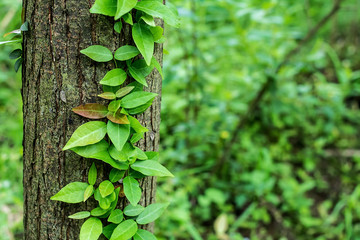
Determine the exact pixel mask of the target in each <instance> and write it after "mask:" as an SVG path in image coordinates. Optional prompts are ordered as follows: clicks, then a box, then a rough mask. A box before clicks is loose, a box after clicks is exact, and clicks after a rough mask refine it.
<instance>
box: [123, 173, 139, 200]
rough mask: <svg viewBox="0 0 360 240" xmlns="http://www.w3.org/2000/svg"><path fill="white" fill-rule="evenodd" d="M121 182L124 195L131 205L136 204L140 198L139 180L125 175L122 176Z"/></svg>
mask: <svg viewBox="0 0 360 240" xmlns="http://www.w3.org/2000/svg"><path fill="white" fill-rule="evenodd" d="M123 184H124V193H125V196H126V197H127V199H128V200H129V202H130V203H131V204H132V205H133V206H136V205H137V204H138V202H139V201H140V199H141V188H140V186H139V182H138V181H137V180H136V179H135V178H133V177H130V176H127V177H126V178H124V181H123Z"/></svg>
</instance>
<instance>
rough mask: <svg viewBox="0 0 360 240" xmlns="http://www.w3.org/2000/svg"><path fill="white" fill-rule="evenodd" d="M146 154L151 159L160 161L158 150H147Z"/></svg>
mask: <svg viewBox="0 0 360 240" xmlns="http://www.w3.org/2000/svg"><path fill="white" fill-rule="evenodd" d="M145 154H146V156H147V157H148V159H149V160H153V161H159V153H158V152H152V151H149V152H145Z"/></svg>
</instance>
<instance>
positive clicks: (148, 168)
mask: <svg viewBox="0 0 360 240" xmlns="http://www.w3.org/2000/svg"><path fill="white" fill-rule="evenodd" d="M135 10H136V11H135ZM90 12H91V13H93V14H102V15H106V16H110V17H114V19H115V24H114V30H115V31H116V32H117V33H121V30H122V26H123V24H130V25H131V26H132V37H133V42H134V43H135V44H134V46H131V45H125V46H121V47H120V48H119V49H117V50H116V51H115V53H114V54H113V53H112V51H110V50H109V49H108V48H106V47H104V46H100V45H93V46H89V47H88V48H86V49H84V50H81V51H80V52H81V53H82V54H84V55H86V56H87V57H89V58H91V59H92V60H93V61H96V62H110V61H114V65H115V68H114V69H112V70H111V71H109V72H108V73H107V74H106V75H105V76H104V77H103V78H102V79H101V81H100V84H102V85H103V89H104V92H103V93H101V94H100V95H99V97H100V98H103V99H106V100H109V101H110V103H109V104H108V106H105V105H102V104H99V103H88V104H85V105H81V106H78V107H75V108H73V112H75V113H76V114H78V115H80V116H82V117H85V118H88V119H92V120H95V121H90V122H87V123H85V124H83V125H82V126H80V127H78V129H76V130H75V132H74V133H73V134H72V136H71V138H70V139H69V141H68V142H67V143H66V145H65V146H64V148H63V150H72V151H73V152H75V153H77V154H78V155H80V156H82V157H85V158H90V159H98V160H101V161H103V162H105V163H107V164H109V165H111V167H112V170H111V172H110V174H109V177H108V180H104V181H102V182H101V183H100V184H99V185H96V180H97V169H96V165H95V163H92V165H91V167H90V169H89V173H88V181H87V182H72V183H69V184H68V185H66V186H65V187H64V188H62V189H61V190H60V191H59V192H58V193H57V194H55V195H54V196H53V197H51V200H56V201H62V202H66V203H80V202H85V201H87V200H88V199H89V198H90V197H94V198H95V200H96V201H97V202H98V204H99V206H98V207H97V208H95V209H93V210H91V211H82V212H78V213H75V214H73V215H71V216H69V218H72V219H85V218H87V220H86V221H85V222H84V224H83V225H82V227H81V230H80V240H83V239H87V240H92V239H98V238H99V237H100V235H101V234H103V235H104V236H105V237H106V238H107V239H110V240H127V239H130V238H133V239H135V240H140V239H145V240H152V239H156V237H155V236H154V235H153V234H152V233H150V232H148V231H146V230H143V229H140V228H139V225H144V224H148V223H150V222H153V221H155V220H156V219H157V218H159V217H160V215H161V214H162V213H163V212H164V210H165V209H166V207H167V206H168V204H164V203H154V204H150V205H148V206H146V207H145V206H141V205H139V201H140V199H141V195H142V190H141V188H140V185H139V180H140V179H142V178H144V177H146V176H157V177H172V176H173V175H172V174H171V173H170V172H169V171H168V170H167V169H166V168H165V167H164V166H163V165H161V164H160V163H159V162H158V157H159V154H158V153H157V152H144V151H143V150H141V149H140V148H139V147H137V146H136V145H135V144H136V143H137V142H138V141H140V140H141V139H142V138H144V134H145V133H146V132H147V131H148V129H147V128H146V127H144V126H142V125H141V124H140V122H139V121H138V120H137V119H136V118H135V117H134V116H136V115H137V114H141V113H143V112H144V111H145V110H146V109H147V108H148V107H150V106H151V104H152V102H153V100H154V98H156V97H157V94H156V93H151V92H145V91H144V90H143V87H144V86H145V87H147V86H148V85H147V81H146V76H147V75H149V74H150V73H151V72H152V71H153V69H154V68H156V69H157V70H158V72H159V73H160V75H161V76H163V74H162V69H161V66H160V64H159V63H158V61H157V60H156V59H155V57H154V45H155V43H163V41H164V36H163V28H162V27H161V26H157V25H156V24H155V21H154V18H162V19H163V20H164V21H165V22H166V23H167V24H169V25H171V26H175V27H177V26H178V24H179V20H178V15H177V11H176V9H174V8H173V7H171V5H164V4H163V3H162V2H161V1H158V0H142V1H139V2H138V0H96V1H95V3H94V5H93V6H92V8H91V9H90ZM139 55H141V56H142V57H138V56H139ZM129 77H130V78H131V79H134V80H135V81H133V82H131V83H130V84H128V85H127V86H123V85H124V82H125V81H126V80H127V79H128V78H129ZM100 119H106V121H99V120H100ZM96 120H97V121H96ZM120 197H126V199H127V200H128V201H129V202H130V204H129V205H128V206H126V207H125V208H124V209H123V210H121V209H117V203H118V200H119V198H120ZM103 223H104V225H103Z"/></svg>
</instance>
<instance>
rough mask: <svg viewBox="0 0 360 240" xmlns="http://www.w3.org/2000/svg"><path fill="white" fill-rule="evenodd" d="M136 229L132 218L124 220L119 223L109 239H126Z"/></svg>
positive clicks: (136, 226)
mask: <svg viewBox="0 0 360 240" xmlns="http://www.w3.org/2000/svg"><path fill="white" fill-rule="evenodd" d="M137 230H138V225H137V224H136V222H135V221H134V220H126V221H123V222H122V223H120V224H119V225H118V226H117V227H116V228H115V230H114V232H113V234H112V235H111V238H110V240H128V239H129V238H131V237H132V236H134V235H135V233H136V232H137Z"/></svg>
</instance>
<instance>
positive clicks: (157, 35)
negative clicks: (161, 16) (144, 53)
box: [150, 26, 164, 42]
mask: <svg viewBox="0 0 360 240" xmlns="http://www.w3.org/2000/svg"><path fill="white" fill-rule="evenodd" d="M150 31H151V33H152V35H153V37H154V41H155V42H156V41H159V40H160V39H161V38H162V37H163V33H164V29H163V28H162V27H160V26H156V27H151V28H150Z"/></svg>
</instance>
